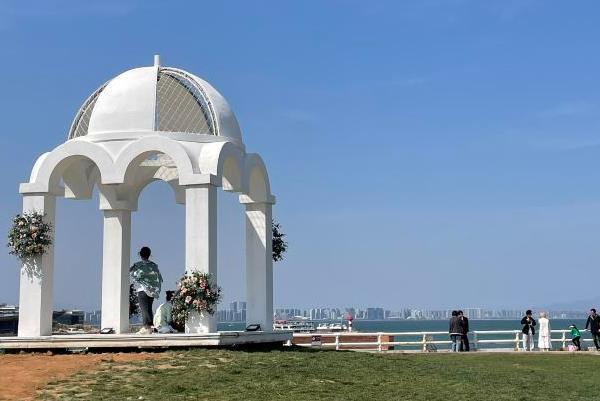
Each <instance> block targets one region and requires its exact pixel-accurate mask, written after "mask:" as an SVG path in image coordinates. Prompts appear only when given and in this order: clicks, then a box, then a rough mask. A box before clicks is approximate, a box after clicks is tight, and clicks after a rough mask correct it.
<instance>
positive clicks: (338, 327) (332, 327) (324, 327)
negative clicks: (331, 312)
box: [317, 323, 348, 333]
mask: <svg viewBox="0 0 600 401" xmlns="http://www.w3.org/2000/svg"><path fill="white" fill-rule="evenodd" d="M317 331H321V332H327V333H334V332H337V331H348V326H346V325H345V324H342V323H320V324H319V325H318V326H317Z"/></svg>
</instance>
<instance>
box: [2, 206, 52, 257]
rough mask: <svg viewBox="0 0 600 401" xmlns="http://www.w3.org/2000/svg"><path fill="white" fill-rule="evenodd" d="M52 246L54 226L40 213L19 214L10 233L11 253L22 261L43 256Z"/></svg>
mask: <svg viewBox="0 0 600 401" xmlns="http://www.w3.org/2000/svg"><path fill="white" fill-rule="evenodd" d="M51 244H52V225H51V224H49V223H46V222H44V215H43V214H41V213H38V212H31V213H23V214H18V215H16V216H15V218H14V219H13V223H12V226H11V227H10V230H9V231H8V247H9V248H10V251H9V253H10V254H11V255H16V256H17V257H18V258H19V259H21V260H26V259H30V258H32V257H35V256H39V255H43V254H44V253H46V251H47V250H48V246H50V245H51Z"/></svg>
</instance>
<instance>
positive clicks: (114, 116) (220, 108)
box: [68, 66, 242, 143]
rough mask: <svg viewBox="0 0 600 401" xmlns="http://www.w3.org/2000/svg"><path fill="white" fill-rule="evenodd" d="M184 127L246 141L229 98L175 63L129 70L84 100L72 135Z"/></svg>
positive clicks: (191, 130) (71, 131) (75, 136)
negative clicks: (230, 105)
mask: <svg viewBox="0 0 600 401" xmlns="http://www.w3.org/2000/svg"><path fill="white" fill-rule="evenodd" d="M133 132H135V133H140V134H143V133H146V134H150V133H151V132H184V133H193V134H199V135H216V136H221V137H227V138H231V139H234V140H235V141H236V142H239V143H241V142H242V135H241V132H240V127H239V124H238V122H237V119H236V118H235V115H234V114H233V111H232V110H231V108H230V107H229V104H228V103H227V101H226V100H225V98H224V97H223V96H222V95H221V94H220V93H219V92H217V90H216V89H215V88H213V87H212V86H211V85H210V84H209V83H207V82H206V81H204V80H202V79H200V78H198V77H196V76H195V75H192V74H190V73H188V72H186V71H183V70H179V69H176V68H170V67H160V66H153V67H142V68H135V69H133V70H129V71H126V72H124V73H122V74H121V75H118V76H117V77H115V78H113V79H111V80H110V81H108V82H107V83H105V84H104V85H102V86H101V87H100V88H98V89H97V90H96V91H95V92H94V93H93V94H92V95H91V96H90V97H89V98H88V99H87V100H86V101H85V102H84V104H83V105H82V106H81V108H80V109H79V112H78V113H77V115H76V117H75V119H74V120H73V124H72V125H71V129H70V131H69V136H68V139H73V138H77V137H81V136H86V135H89V136H90V137H91V136H94V137H96V136H101V135H105V134H118V133H133Z"/></svg>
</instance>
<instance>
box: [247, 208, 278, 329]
mask: <svg viewBox="0 0 600 401" xmlns="http://www.w3.org/2000/svg"><path fill="white" fill-rule="evenodd" d="M271 208H272V205H271V204H270V203H247V204H246V324H260V327H261V329H262V330H263V331H271V330H273V232H272V231H271Z"/></svg>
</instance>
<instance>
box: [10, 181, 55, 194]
mask: <svg viewBox="0 0 600 401" xmlns="http://www.w3.org/2000/svg"><path fill="white" fill-rule="evenodd" d="M19 193H20V194H21V195H23V196H42V195H43V196H65V189H64V188H63V187H61V186H56V187H54V188H51V189H49V190H48V189H47V188H46V187H44V186H43V185H41V184H39V183H37V182H24V183H21V184H19Z"/></svg>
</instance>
